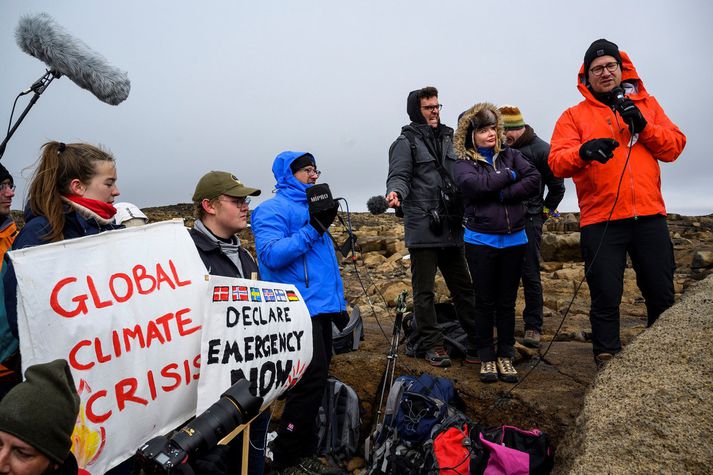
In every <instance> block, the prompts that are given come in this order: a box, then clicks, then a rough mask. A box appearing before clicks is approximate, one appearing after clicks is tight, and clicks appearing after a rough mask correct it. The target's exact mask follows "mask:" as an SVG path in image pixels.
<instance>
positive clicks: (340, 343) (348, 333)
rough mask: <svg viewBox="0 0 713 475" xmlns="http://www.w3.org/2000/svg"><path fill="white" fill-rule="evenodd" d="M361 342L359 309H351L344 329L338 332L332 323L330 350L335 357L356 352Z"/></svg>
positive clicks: (362, 334)
mask: <svg viewBox="0 0 713 475" xmlns="http://www.w3.org/2000/svg"><path fill="white" fill-rule="evenodd" d="M363 340H364V322H363V321H362V319H361V311H360V310H359V307H357V306H354V308H352V314H351V315H350V316H349V323H347V326H346V327H344V330H342V331H339V329H338V328H337V326H336V325H335V324H334V323H332V350H333V352H334V354H335V355H340V354H342V353H348V352H350V351H356V350H358V349H359V344H360V343H361V342H362V341H363Z"/></svg>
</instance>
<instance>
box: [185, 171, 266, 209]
mask: <svg viewBox="0 0 713 475" xmlns="http://www.w3.org/2000/svg"><path fill="white" fill-rule="evenodd" d="M260 193H261V191H260V190H258V189H257V188H249V187H247V186H245V185H243V183H242V182H241V181H240V180H238V179H237V178H236V177H235V175H233V174H232V173H228V172H217V171H212V172H209V173H206V174H205V175H203V177H201V179H200V180H198V184H197V185H196V191H195V192H194V193H193V201H194V202H198V201H202V200H205V199H208V200H212V199H215V198H217V197H219V196H220V195H228V196H233V197H235V198H243V197H245V196H258V195H259V194H260Z"/></svg>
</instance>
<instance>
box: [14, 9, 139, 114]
mask: <svg viewBox="0 0 713 475" xmlns="http://www.w3.org/2000/svg"><path fill="white" fill-rule="evenodd" d="M15 39H16V41H17V45H18V46H19V47H20V49H22V51H24V52H25V53H27V54H29V55H30V56H34V57H35V58H37V59H39V60H40V61H42V62H43V63H45V64H46V65H47V66H48V67H49V68H50V71H52V72H54V73H57V74H61V75H64V76H67V77H68V78H69V79H71V80H72V82H74V83H75V84H76V85H77V86H79V87H81V88H82V89H86V90H88V91H89V92H91V93H92V94H94V95H95V96H96V97H97V98H98V99H99V100H100V101H102V102H105V103H107V104H110V105H113V106H115V105H117V104H119V103H121V102H123V101H124V100H126V98H127V97H128V96H129V89H130V88H131V83H130V82H129V78H128V76H127V74H126V72H124V71H121V70H119V69H117V68H115V67H113V66H110V65H109V64H108V63H107V62H106V59H105V58H104V57H103V56H102V55H100V54H99V53H97V52H95V51H93V50H92V49H90V48H89V47H88V46H87V45H86V44H85V43H84V42H82V41H81V40H78V39H75V38H73V37H72V36H71V35H70V34H69V33H67V32H66V31H65V30H64V29H63V28H62V27H61V26H59V25H58V24H57V23H55V21H54V20H53V19H52V17H50V16H49V15H48V14H46V13H39V14H37V15H31V16H30V15H28V16H24V17H22V18H21V19H20V22H19V23H18V25H17V29H16V30H15Z"/></svg>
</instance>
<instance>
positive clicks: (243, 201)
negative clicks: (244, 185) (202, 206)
mask: <svg viewBox="0 0 713 475" xmlns="http://www.w3.org/2000/svg"><path fill="white" fill-rule="evenodd" d="M218 201H225V202H227V203H233V204H234V205H235V206H237V207H238V208H242V207H243V206H247V205H249V204H250V197H249V196H246V197H244V198H224V199H222V200H218Z"/></svg>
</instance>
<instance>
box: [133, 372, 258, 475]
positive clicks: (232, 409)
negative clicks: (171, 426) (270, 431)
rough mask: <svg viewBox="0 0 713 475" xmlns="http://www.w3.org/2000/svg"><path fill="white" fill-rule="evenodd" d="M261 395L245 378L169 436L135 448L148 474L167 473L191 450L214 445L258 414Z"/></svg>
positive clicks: (199, 450) (202, 449)
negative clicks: (252, 388) (254, 391)
mask: <svg viewBox="0 0 713 475" xmlns="http://www.w3.org/2000/svg"><path fill="white" fill-rule="evenodd" d="M260 406H262V398H261V397H257V396H253V395H252V394H251V393H250V382H248V380H247V379H245V378H242V379H240V381H238V382H237V383H235V384H233V385H232V386H231V387H230V388H228V390H226V391H225V392H224V393H223V394H222V395H221V396H220V399H219V400H218V401H217V402H216V403H215V404H213V405H212V406H210V407H209V408H208V409H206V410H205V412H203V414H201V415H199V416H197V417H196V418H195V419H193V420H192V421H191V422H189V423H188V424H186V425H185V426H183V427H182V428H181V429H180V430H178V431H176V432H175V433H174V434H173V435H172V436H171V437H170V438H169V437H167V436H165V435H159V436H157V437H154V438H153V439H151V440H149V441H148V442H147V443H145V444H144V445H143V446H142V447H141V448H139V450H137V451H136V456H137V459H138V460H139V463H140V465H141V467H142V468H143V470H144V473H146V474H157V475H158V474H168V473H171V470H173V469H174V468H175V467H177V466H179V465H180V464H182V463H185V461H186V460H187V458H188V456H189V455H191V454H200V453H201V452H203V451H205V450H207V449H211V448H213V447H215V446H216V445H217V444H218V442H219V441H220V440H221V439H222V438H223V437H225V436H226V435H228V434H230V433H231V432H232V431H233V430H234V429H235V428H236V427H238V426H239V425H240V424H242V423H243V422H246V421H249V420H250V419H252V418H253V417H255V416H256V415H257V414H258V412H259V411H260Z"/></svg>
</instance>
